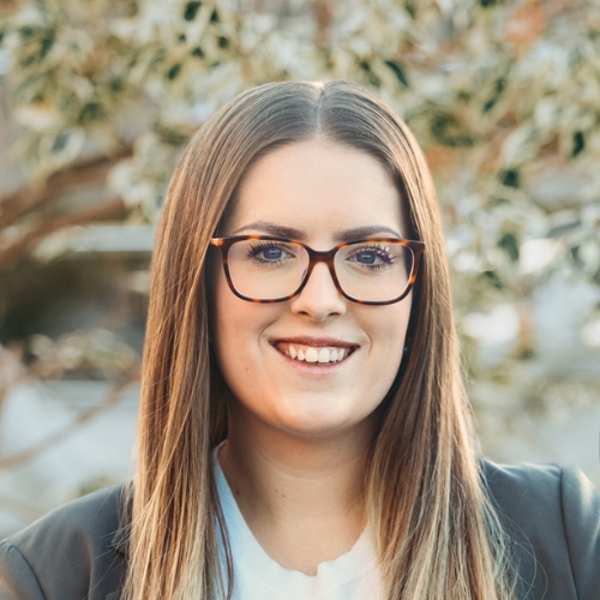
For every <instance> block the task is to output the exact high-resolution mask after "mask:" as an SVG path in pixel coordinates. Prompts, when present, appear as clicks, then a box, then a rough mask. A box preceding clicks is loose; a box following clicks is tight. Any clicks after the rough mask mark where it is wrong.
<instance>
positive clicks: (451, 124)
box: [430, 113, 475, 148]
mask: <svg viewBox="0 0 600 600" xmlns="http://www.w3.org/2000/svg"><path fill="white" fill-rule="evenodd" d="M430 128H431V133H432V135H433V137H434V138H435V139H436V140H437V141H438V142H439V143H440V144H442V145H444V146H452V147H465V148H466V147H471V146H474V145H475V140H474V139H473V136H472V135H471V134H470V133H469V132H468V131H467V130H466V128H465V127H464V125H463V124H462V123H461V122H460V121H459V120H458V119H457V118H456V117H455V116H454V115H451V114H448V113H441V114H437V115H435V116H434V117H433V118H432V119H431V124H430Z"/></svg>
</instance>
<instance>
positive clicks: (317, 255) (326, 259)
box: [290, 245, 347, 299]
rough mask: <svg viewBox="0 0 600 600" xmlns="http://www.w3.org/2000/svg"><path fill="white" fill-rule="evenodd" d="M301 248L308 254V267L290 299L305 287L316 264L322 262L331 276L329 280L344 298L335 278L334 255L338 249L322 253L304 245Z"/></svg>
mask: <svg viewBox="0 0 600 600" xmlns="http://www.w3.org/2000/svg"><path fill="white" fill-rule="evenodd" d="M302 247H303V248H304V250H306V252H307V254H308V267H307V268H306V272H305V273H304V275H303V276H302V281H301V283H300V286H299V287H298V289H297V290H296V291H295V292H294V293H293V294H292V295H291V296H290V299H291V298H295V297H296V296H298V295H299V294H300V293H301V292H302V290H303V289H304V288H305V287H306V285H307V283H308V280H309V279H310V276H311V274H312V272H313V270H314V268H315V266H316V264H317V263H320V262H323V263H325V264H326V265H327V268H328V270H329V274H330V275H331V279H332V280H333V285H334V286H335V288H336V290H337V291H338V293H339V294H341V295H342V296H344V297H345V298H346V297H347V296H346V294H345V293H344V290H343V289H342V286H341V285H340V282H339V281H338V278H337V274H336V272H335V255H336V253H337V251H338V250H339V247H335V248H332V249H331V250H323V251H320V250H313V249H312V248H311V247H309V246H306V245H302Z"/></svg>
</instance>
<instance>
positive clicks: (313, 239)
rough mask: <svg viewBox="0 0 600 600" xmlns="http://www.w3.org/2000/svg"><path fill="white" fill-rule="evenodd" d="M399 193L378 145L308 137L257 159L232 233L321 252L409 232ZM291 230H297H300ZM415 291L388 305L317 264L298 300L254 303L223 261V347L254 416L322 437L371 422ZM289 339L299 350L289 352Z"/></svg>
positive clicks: (219, 347)
mask: <svg viewBox="0 0 600 600" xmlns="http://www.w3.org/2000/svg"><path fill="white" fill-rule="evenodd" d="M400 207H401V199H400V194H399V192H398V190H397V188H396V187H395V185H394V183H393V181H392V179H391V177H390V176H389V174H388V172H387V171H386V170H385V168H384V167H383V165H382V164H381V163H380V162H379V161H377V160H376V159H375V158H373V157H372V156H370V155H369V154H367V153H365V152H362V151H360V150H356V149H352V148H348V147H345V146H341V145H332V144H329V143H324V142H319V141H316V140H310V141H305V142H299V143H294V144H292V145H289V146H285V147H283V148H280V149H277V150H274V151H273V152H272V153H270V154H267V155H266V156H264V157H262V158H261V159H259V160H258V161H257V162H256V163H255V165H254V166H253V167H252V168H251V169H250V171H249V173H248V174H247V176H246V177H245V178H244V180H243V182H242V185H241V186H240V190H239V195H238V198H237V201H236V204H235V206H234V208H233V211H232V214H231V217H230V219H229V220H228V222H227V224H226V228H225V230H224V232H223V236H231V235H243V234H262V235H278V236H280V237H290V238H294V239H297V240H299V241H302V242H304V243H306V244H308V245H309V246H310V247H311V248H313V249H315V250H329V249H330V248H332V247H333V246H335V245H337V244H339V243H340V241H342V240H347V239H348V237H350V238H351V239H359V238H366V237H380V238H385V237H387V238H390V237H398V238H401V237H405V236H406V234H407V230H406V226H405V224H403V223H402V218H401V208H400ZM288 230H294V231H293V232H290V231H288ZM411 298H412V294H409V295H408V297H406V298H405V299H404V300H402V301H401V302H398V303H396V304H390V305H381V306H368V305H360V304H357V303H354V302H352V301H350V300H347V299H346V298H344V297H343V296H342V295H341V294H340V293H339V292H338V290H337V289H336V287H335V285H334V283H333V280H332V278H331V275H330V273H329V270H328V268H327V265H326V264H325V263H322V262H319V263H317V264H316V265H315V267H314V270H313V271H312V274H311V276H310V278H309V280H308V282H307V284H306V286H305V287H304V289H303V290H302V292H301V293H300V294H299V295H298V296H296V297H295V298H293V299H291V300H288V301H285V302H279V303H274V304H256V303H251V302H248V301H245V300H242V299H240V298H238V297H236V296H235V295H234V294H233V293H232V292H231V290H230V289H229V287H228V284H227V282H226V279H225V276H224V273H223V269H222V268H221V267H219V269H218V270H217V275H216V286H215V288H214V295H213V302H214V311H213V314H214V318H215V328H214V347H215V350H216V356H217V360H218V364H219V367H220V369H221V373H222V375H223V377H224V379H225V381H226V382H227V384H228V386H229V387H230V389H231V391H232V392H233V394H234V396H235V398H234V400H233V402H234V403H235V407H234V408H235V410H234V411H232V413H233V414H235V415H241V418H243V419H244V423H249V421H248V420H254V421H255V423H256V424H260V425H261V426H268V427H272V428H276V429H278V430H279V431H281V432H286V433H288V434H292V435H299V436H310V437H315V436H316V437H324V436H332V435H337V434H339V433H344V432H349V431H352V430H356V429H357V428H366V427H371V425H370V423H371V421H372V419H368V417H369V416H370V415H372V414H373V411H374V410H375V409H376V408H377V406H378V405H379V404H380V403H381V401H382V400H383V398H384V396H385V395H386V393H387V391H388V390H389V388H390V387H391V385H392V382H393V380H394V377H395V375H396V373H397V371H398V367H399V365H400V361H401V359H402V355H403V348H404V340H405V335H406V329H407V325H408V319H409V315H410V307H411ZM290 345H291V346H293V347H294V350H295V353H296V355H297V356H296V358H295V359H294V358H291V356H290V354H293V353H294V352H293V351H291V350H290ZM322 347H327V348H329V349H332V348H339V349H340V350H338V351H337V352H336V354H337V353H340V354H341V351H342V350H343V351H344V353H348V356H347V357H346V358H344V359H343V360H339V361H337V362H329V363H327V364H320V363H319V362H316V363H314V362H313V363H311V362H306V360H299V356H298V355H299V354H300V351H301V350H302V352H303V354H304V355H305V358H306V357H308V356H309V355H310V354H311V353H312V354H314V352H313V351H312V350H309V348H315V349H316V350H317V352H320V349H321V348H322Z"/></svg>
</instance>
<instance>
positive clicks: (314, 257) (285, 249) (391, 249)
mask: <svg viewBox="0 0 600 600" xmlns="http://www.w3.org/2000/svg"><path fill="white" fill-rule="evenodd" d="M210 243H211V244H212V245H213V246H217V247H218V248H220V249H221V256H222V259H223V269H224V271H225V278H226V279H227V283H228V284H229V287H230V289H231V291H232V292H233V293H234V294H235V295H236V296H238V298H241V299H242V300H248V301H249V302H260V303H271V302H284V301H285V300H290V299H291V298H293V297H294V296H297V295H298V294H299V293H300V292H301V291H302V289H303V288H304V286H305V285H306V282H307V281H308V278H309V277H310V274H311V273H312V270H313V269H314V266H315V265H316V264H317V263H318V262H324V263H326V264H327V267H328V268H329V272H330V273H331V278H332V279H333V283H334V284H335V287H336V288H337V290H338V291H339V292H340V293H341V294H342V296H344V297H345V298H347V299H348V300H351V301H352V302H358V303H359V304H393V303H394V302H399V301H400V300H402V299H403V298H405V297H406V296H407V294H408V293H409V292H410V290H411V288H412V287H413V285H414V284H415V281H416V279H417V273H418V270H419V263H420V259H421V254H422V253H423V251H424V250H425V244H424V243H423V242H418V241H413V240H398V239H389V238H385V239H381V238H375V239H373V238H369V239H364V240H356V241H353V242H344V243H342V244H339V245H337V246H335V247H334V248H332V249H331V250H326V251H323V252H319V251H317V250H313V249H312V248H310V247H309V246H307V245H306V244H303V243H301V242H297V241H294V240H288V239H286V238H279V237H271V236H262V235H240V236H233V237H215V238H212V239H211V240H210Z"/></svg>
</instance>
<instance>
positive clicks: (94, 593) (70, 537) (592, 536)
mask: <svg viewBox="0 0 600 600" xmlns="http://www.w3.org/2000/svg"><path fill="white" fill-rule="evenodd" d="M482 473H483V477H484V480H485V484H486V486H487V488H488V490H489V494H490V497H491V498H492V501H493V502H494V503H495V505H496V507H497V508H498V511H499V512H500V514H501V516H502V519H503V520H504V522H505V525H506V527H507V528H508V531H509V532H510V533H511V536H512V539H513V540H514V542H515V543H514V557H515V565H516V568H517V571H518V574H519V580H520V584H519V585H520V589H519V593H518V597H519V599H522V600H525V599H526V600H542V599H543V600H600V494H598V492H597V491H596V490H595V488H594V487H593V486H592V484H591V483H590V482H589V481H588V480H587V479H586V478H585V476H584V475H583V474H581V473H580V472H579V471H577V470H576V469H570V468H565V469H563V468H561V467H558V466H554V465H550V466H535V465H525V464H523V465H515V466H500V465H496V464H494V463H491V462H487V461H482ZM122 498H123V487H122V486H117V487H112V488H108V489H105V490H101V491H99V492H96V493H94V494H91V495H89V496H87V497H85V498H82V499H80V500H77V501H75V502H72V503H70V504H67V505H66V506H63V507H61V508H58V509H56V510H54V511H52V512H51V513H49V514H48V515H46V516H45V517H43V518H42V519H40V520H39V521H37V522H36V523H34V524H33V525H31V526H29V527H27V528H26V529H24V530H23V531H21V532H20V533H17V534H15V535H13V536H11V537H10V538H8V539H7V540H4V541H3V542H1V543H0V600H84V599H87V600H118V598H119V596H120V589H121V586H122V583H123V577H124V574H125V569H126V565H127V549H126V547H125V544H124V536H125V530H124V528H125V526H126V523H125V522H124V519H123V518H122V517H121V512H122V510H121V509H122Z"/></svg>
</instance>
